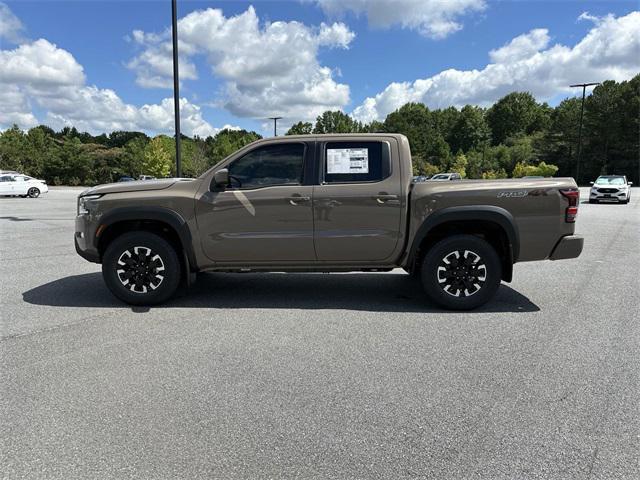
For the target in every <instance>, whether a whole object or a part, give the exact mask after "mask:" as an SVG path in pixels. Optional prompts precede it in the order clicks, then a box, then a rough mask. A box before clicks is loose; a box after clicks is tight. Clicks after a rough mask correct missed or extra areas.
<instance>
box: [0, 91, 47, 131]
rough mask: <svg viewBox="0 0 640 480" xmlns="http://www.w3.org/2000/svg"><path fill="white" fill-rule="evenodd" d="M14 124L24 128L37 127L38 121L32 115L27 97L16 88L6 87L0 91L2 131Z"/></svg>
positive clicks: (0, 123)
mask: <svg viewBox="0 0 640 480" xmlns="http://www.w3.org/2000/svg"><path fill="white" fill-rule="evenodd" d="M13 124H17V125H20V126H21V127H22V128H31V127H35V126H36V125H37V124H38V120H37V119H36V117H35V116H34V115H33V113H31V107H30V106H29V103H28V101H27V97H26V95H25V94H24V93H23V92H22V91H21V90H20V89H19V88H18V87H16V86H13V85H5V86H3V88H1V89H0V129H2V126H3V125H4V126H6V127H9V126H11V125H13Z"/></svg>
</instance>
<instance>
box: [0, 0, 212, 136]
mask: <svg viewBox="0 0 640 480" xmlns="http://www.w3.org/2000/svg"><path fill="white" fill-rule="evenodd" d="M2 7H6V6H4V4H0V8H2ZM0 11H2V10H0ZM9 14H11V12H9ZM3 15H5V16H6V12H5V13H3ZM151 40H152V38H150V39H149V41H151ZM0 65H2V68H0V128H6V127H9V126H11V125H12V124H14V123H15V124H17V125H19V126H20V127H21V128H30V127H33V126H34V125H37V124H38V123H39V122H38V119H37V118H36V116H35V115H34V113H33V109H34V107H37V108H38V109H40V110H42V111H43V112H44V115H45V117H46V121H47V123H48V124H49V125H50V126H51V127H53V128H61V127H63V126H65V125H72V126H75V127H76V128H78V129H79V130H86V131H88V132H91V133H103V132H111V131H113V130H143V131H145V132H148V133H152V134H153V133H169V134H171V133H173V118H174V117H173V99H172V98H165V99H163V100H162V101H161V102H160V103H159V104H147V105H142V106H141V107H137V106H135V105H131V104H127V103H125V102H123V101H122V99H121V98H120V97H119V96H118V94H117V93H116V92H114V91H113V90H110V89H104V88H99V87H97V86H95V85H88V84H87V83H86V78H85V74H84V69H83V68H82V65H80V64H79V63H78V62H77V61H76V59H75V58H74V57H73V55H72V54H71V53H69V52H68V51H66V50H63V49H61V48H59V47H57V46H56V45H54V44H52V43H50V42H48V41H47V40H45V39H39V40H36V41H34V42H26V43H23V44H21V45H19V46H18V47H16V48H15V49H13V50H0ZM180 110H181V111H180V114H181V115H180V117H181V125H182V127H183V128H182V131H183V132H184V133H185V134H186V135H200V136H202V137H206V136H208V135H214V134H215V133H216V132H217V131H218V129H216V128H214V127H213V126H211V125H210V124H209V123H208V122H207V121H206V120H204V118H203V117H202V111H201V109H200V107H199V106H198V105H194V104H193V103H191V102H189V101H188V100H187V99H186V98H182V99H181V100H180Z"/></svg>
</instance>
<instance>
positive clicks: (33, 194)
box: [27, 187, 40, 198]
mask: <svg viewBox="0 0 640 480" xmlns="http://www.w3.org/2000/svg"><path fill="white" fill-rule="evenodd" d="M27 195H28V196H29V197H30V198H38V197H39V196H40V190H39V189H37V188H36V187H31V188H30V189H29V190H27Z"/></svg>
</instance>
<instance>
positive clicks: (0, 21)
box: [0, 2, 24, 43]
mask: <svg viewBox="0 0 640 480" xmlns="http://www.w3.org/2000/svg"><path fill="white" fill-rule="evenodd" d="M23 31H24V26H23V25H22V22H21V21H20V19H18V17H16V16H15V15H14V14H13V12H12V11H11V10H9V7H8V6H7V5H6V4H5V3H4V2H0V39H2V38H4V39H6V40H7V41H8V42H11V43H19V42H21V41H23V39H24V37H23V33H22V32H23Z"/></svg>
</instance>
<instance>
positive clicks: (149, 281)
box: [102, 231, 181, 305]
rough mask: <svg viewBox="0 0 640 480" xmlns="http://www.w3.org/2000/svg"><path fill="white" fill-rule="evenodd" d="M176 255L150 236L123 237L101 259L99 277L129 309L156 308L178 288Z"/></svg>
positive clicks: (133, 235)
mask: <svg viewBox="0 0 640 480" xmlns="http://www.w3.org/2000/svg"><path fill="white" fill-rule="evenodd" d="M180 276H181V268H180V260H179V259H178V254H177V253H176V251H175V249H174V248H173V246H172V245H171V244H170V243H169V242H167V241H166V240H165V239H164V238H162V237H160V236H159V235H156V234H155V233H151V232H144V231H138V232H130V233H125V234H123V235H121V236H119V237H118V238H116V239H115V240H113V241H112V242H111V243H110V244H109V246H108V247H107V250H106V251H105V253H104V256H103V259H102V277H103V278H104V281H105V283H106V284H107V287H109V290H111V293H113V294H114V295H115V296H116V297H117V298H119V299H120V300H122V301H123V302H125V303H128V304H130V305H158V304H160V303H163V302H165V301H167V300H168V299H169V298H171V297H172V296H173V294H174V293H175V292H176V289H177V288H178V285H179V284H180Z"/></svg>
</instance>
